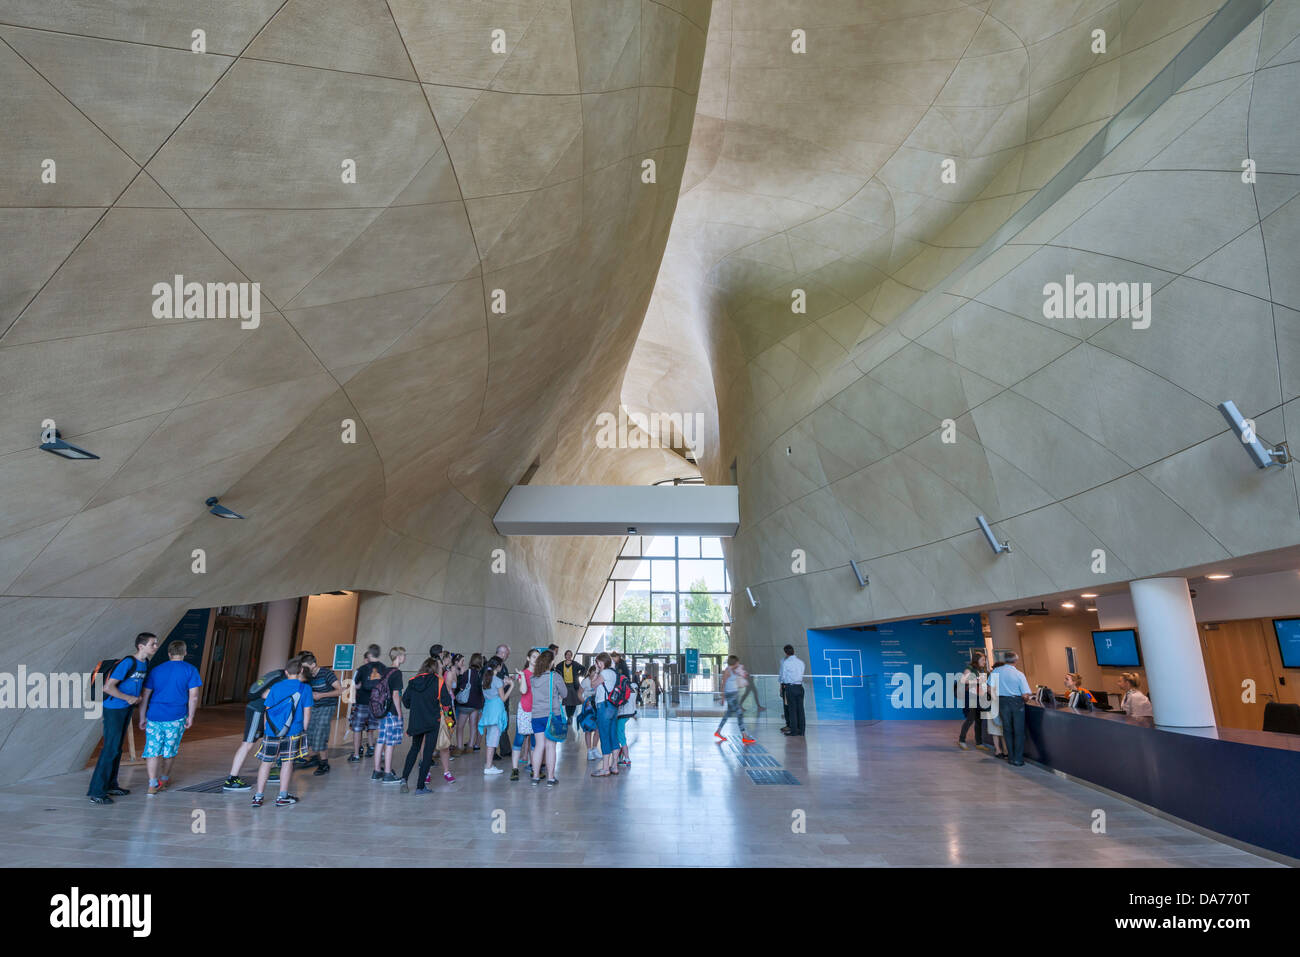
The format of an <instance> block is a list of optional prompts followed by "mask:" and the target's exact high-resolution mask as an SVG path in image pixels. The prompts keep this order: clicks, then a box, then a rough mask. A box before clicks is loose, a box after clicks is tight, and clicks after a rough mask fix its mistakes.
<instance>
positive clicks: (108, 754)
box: [86, 631, 158, 804]
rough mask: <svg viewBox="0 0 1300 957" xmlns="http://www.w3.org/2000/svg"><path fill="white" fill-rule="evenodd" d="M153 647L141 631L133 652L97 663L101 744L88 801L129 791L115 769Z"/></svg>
mask: <svg viewBox="0 0 1300 957" xmlns="http://www.w3.org/2000/svg"><path fill="white" fill-rule="evenodd" d="M157 650H158V636H157V635H155V634H153V633H152V632H148V631H143V632H141V633H140V634H138V635H136V636H135V651H134V652H132V653H131V654H130V655H127V656H126V657H125V658H123V659H121V660H120V661H115V662H100V665H101V667H102V668H103V672H104V676H105V680H104V708H103V711H104V715H103V721H104V744H103V747H102V748H101V749H100V752H99V760H98V761H96V762H95V770H94V772H93V773H92V774H91V776H90V789H89V790H88V791H87V792H86V794H87V795H88V796H89V797H90V803H91V804H112V803H113V797H124V796H125V795H127V794H130V793H131V792H130V791H128V790H127V789H126V788H124V787H122V786H121V785H120V784H118V783H117V771H118V768H119V767H120V766H121V764H122V742H123V741H124V740H125V739H126V729H127V727H128V726H129V725H130V724H131V713H132V710H133V709H134V708H135V706H136V705H137V704H139V703H140V693H141V691H143V689H144V681H145V677H146V676H147V675H148V673H149V659H150V658H152V657H153V653H154V652H155V651H157ZM96 670H97V671H98V670H99V669H96Z"/></svg>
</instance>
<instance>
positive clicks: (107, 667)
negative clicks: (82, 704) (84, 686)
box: [90, 658, 122, 701]
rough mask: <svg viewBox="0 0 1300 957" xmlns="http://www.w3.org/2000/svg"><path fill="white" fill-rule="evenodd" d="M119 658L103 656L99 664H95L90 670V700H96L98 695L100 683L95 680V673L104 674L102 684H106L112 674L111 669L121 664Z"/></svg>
mask: <svg viewBox="0 0 1300 957" xmlns="http://www.w3.org/2000/svg"><path fill="white" fill-rule="evenodd" d="M121 662H122V659H121V658H105V659H104V660H103V661H101V662H100V663H99V664H97V665H95V667H94V669H93V670H92V671H91V672H90V700H91V701H98V700H99V696H100V693H101V692H100V683H99V682H98V681H96V680H95V676H96V675H103V676H104V681H103V683H104V684H108V679H109V677H110V676H111V675H112V674H113V669H114V668H116V667H117V666H118V665H119V664H121Z"/></svg>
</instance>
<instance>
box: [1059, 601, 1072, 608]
mask: <svg viewBox="0 0 1300 957" xmlns="http://www.w3.org/2000/svg"><path fill="white" fill-rule="evenodd" d="M1061 607H1062V608H1073V607H1074V602H1072V601H1063V602H1061Z"/></svg>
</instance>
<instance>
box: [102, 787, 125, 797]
mask: <svg viewBox="0 0 1300 957" xmlns="http://www.w3.org/2000/svg"><path fill="white" fill-rule="evenodd" d="M104 793H105V794H107V795H108V796H109V797H115V798H120V797H126V796H127V795H128V794H130V793H131V792H130V791H128V790H127V789H126V788H109V789H108V790H107V791H105V792H104Z"/></svg>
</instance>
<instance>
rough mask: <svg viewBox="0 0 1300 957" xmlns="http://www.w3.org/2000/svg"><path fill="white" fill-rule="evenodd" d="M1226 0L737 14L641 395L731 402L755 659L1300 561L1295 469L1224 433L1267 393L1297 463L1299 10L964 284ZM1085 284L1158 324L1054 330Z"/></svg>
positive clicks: (741, 570)
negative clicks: (1070, 596) (1134, 581)
mask: <svg viewBox="0 0 1300 957" xmlns="http://www.w3.org/2000/svg"><path fill="white" fill-rule="evenodd" d="M1219 6H1220V4H1219V3H1216V2H1205V3H1194V2H1166V0H1146V2H1121V3H1113V2H1112V3H1108V2H1100V0H1098V2H1082V3H1081V2H1078V0H1062V2H1042V0H1035V2H1018V0H995V2H993V3H990V4H966V3H958V2H954V0H924V2H919V3H917V2H908V3H888V2H881V3H868V4H855V5H851V7H850V6H849V5H843V4H823V3H815V2H809V3H803V4H796V5H794V7H793V8H791V6H790V5H788V4H775V3H759V2H752V3H746V2H740V0H735V2H733V3H731V4H729V5H728V7H729V10H726V8H724V7H723V6H722V5H716V6H715V10H714V17H713V22H712V26H711V35H710V38H709V55H708V57H707V65H706V71H705V75H704V77H703V79H702V81H701V94H700V115H699V117H697V121H696V135H695V139H694V141H693V143H692V152H691V156H690V158H689V160H688V163H687V173H686V180H685V186H686V189H687V191H686V192H684V194H683V196H682V198H681V200H680V203H679V210H678V215H677V219H676V221H675V223H674V227H673V234H672V236H671V238H670V241H669V246H668V249H667V251H666V253H665V260H664V268H663V271H662V273H661V276H660V280H659V283H658V286H657V288H656V293H655V298H654V300H653V301H652V305H651V309H650V313H649V318H648V320H647V325H646V329H645V330H644V331H643V341H642V344H641V345H639V346H638V350H637V352H636V354H635V356H634V360H633V374H630V375H629V377H628V379H627V380H626V381H625V384H624V391H625V401H628V402H629V403H631V402H632V401H635V399H634V398H630V397H629V393H633V394H634V395H635V394H644V393H645V392H647V391H648V390H653V389H658V390H659V392H660V394H662V393H663V392H664V391H666V390H667V388H668V386H667V385H666V384H665V383H670V382H671V381H672V372H671V370H672V368H673V367H674V366H676V365H681V366H683V367H684V368H687V369H690V370H692V371H691V373H690V374H689V375H687V376H685V378H692V377H694V378H697V379H698V378H701V377H706V378H707V379H708V380H710V381H711V383H712V385H713V386H714V387H715V389H716V395H717V407H718V409H719V425H720V429H721V448H720V450H719V451H718V453H717V454H714V455H711V456H708V457H707V458H706V459H704V460H703V461H702V468H703V470H704V473H705V475H706V477H707V478H708V479H709V480H711V481H727V480H728V477H729V476H728V472H729V466H730V464H731V462H732V461H733V460H735V461H736V465H737V472H738V475H739V483H740V491H741V518H742V529H741V533H740V535H739V536H738V537H737V538H736V539H735V541H734V543H733V547H732V549H731V554H730V556H729V557H730V558H731V562H732V574H733V578H734V580H735V582H736V583H737V587H738V588H739V587H741V586H745V585H748V586H750V587H752V588H753V589H754V591H755V593H756V594H758V595H759V596H760V597H761V598H762V605H761V607H760V608H759V609H757V610H753V609H751V608H750V607H749V606H748V604H747V603H746V602H743V601H741V602H737V603H736V609H735V614H736V627H735V630H734V632H733V641H734V643H735V644H736V646H737V647H738V648H739V649H741V650H742V652H743V653H746V654H748V655H749V657H750V659H751V660H752V661H753V662H754V666H755V667H758V668H762V669H767V668H769V667H770V666H774V664H775V662H776V661H777V659H778V657H779V655H778V653H777V649H779V648H780V646H781V645H783V644H785V643H786V642H787V641H793V642H795V643H796V644H800V643H801V642H802V641H803V639H804V632H805V629H806V628H808V627H813V626H834V625H838V624H846V623H853V622H869V621H875V620H883V619H888V618H894V617H904V616H911V615H920V614H925V613H929V612H938V611H944V610H948V609H952V608H957V607H963V606H974V605H980V604H985V603H990V604H991V603H994V602H1001V601H1007V600H1015V599H1020V598H1024V597H1029V596H1036V595H1043V594H1050V593H1054V592H1058V591H1061V590H1065V589H1081V588H1086V587H1087V586H1090V585H1096V584H1098V583H1101V582H1106V581H1117V580H1119V581H1122V580H1126V579H1130V578H1134V577H1138V576H1146V575H1154V574H1160V573H1163V572H1167V571H1170V570H1173V569H1178V568H1184V567H1189V566H1192V565H1196V564H1199V563H1203V562H1209V561H1214V560H1216V559H1220V558H1226V557H1229V556H1236V555H1242V554H1248V553H1253V552H1257V551H1263V550H1267V549H1273V548H1279V547H1282V546H1288V545H1294V544H1296V543H1297V542H1300V514H1298V508H1297V501H1298V498H1297V487H1296V472H1295V469H1294V468H1292V469H1290V470H1286V471H1284V470H1280V469H1270V470H1268V471H1267V472H1258V471H1256V470H1255V469H1254V468H1253V466H1251V465H1250V463H1249V461H1248V460H1247V458H1246V456H1245V455H1244V454H1243V453H1242V452H1241V451H1240V450H1238V449H1236V448H1235V447H1234V445H1235V439H1234V438H1233V437H1231V436H1229V435H1228V434H1227V432H1226V430H1225V427H1224V423H1223V421H1222V419H1221V418H1220V417H1219V415H1218V413H1217V411H1216V410H1215V404H1216V403H1218V402H1220V401H1222V400H1224V399H1227V398H1233V399H1235V400H1236V401H1237V402H1238V404H1239V405H1240V406H1241V407H1242V409H1243V410H1244V411H1245V413H1246V414H1247V415H1249V416H1252V417H1254V418H1255V419H1256V420H1257V423H1258V430H1259V434H1260V435H1261V436H1262V437H1263V438H1264V439H1266V440H1268V441H1271V442H1276V441H1279V440H1282V439H1284V438H1286V437H1287V436H1288V434H1289V437H1290V439H1291V440H1292V442H1294V441H1295V439H1296V437H1297V432H1296V430H1297V429H1298V428H1300V408H1298V407H1297V406H1296V404H1295V400H1296V399H1297V396H1298V395H1300V374H1297V372H1296V370H1297V369H1300V312H1297V311H1295V310H1296V309H1297V308H1300V300H1297V294H1296V289H1295V288H1293V287H1295V282H1294V281H1293V279H1292V278H1291V274H1292V273H1294V268H1293V266H1294V263H1295V262H1296V261H1297V258H1298V256H1297V240H1298V239H1300V201H1293V200H1292V197H1293V196H1295V195H1296V194H1297V192H1300V177H1298V176H1297V175H1296V174H1297V173H1300V169H1298V168H1297V162H1298V160H1297V157H1298V156H1300V141H1298V140H1297V133H1296V130H1297V128H1298V126H1297V123H1296V112H1295V110H1296V107H1295V103H1296V102H1297V93H1298V92H1300V63H1297V62H1296V61H1297V60H1300V53H1298V52H1297V51H1300V43H1297V42H1296V37H1297V34H1298V33H1300V5H1298V4H1297V3H1296V2H1294V0H1277V2H1275V3H1273V4H1272V5H1271V7H1270V8H1269V9H1268V10H1267V12H1266V13H1265V14H1264V15H1263V16H1262V17H1260V18H1258V19H1257V20H1255V21H1254V22H1253V23H1252V24H1251V25H1250V26H1249V27H1248V28H1247V29H1246V30H1244V31H1243V32H1241V33H1240V34H1239V35H1238V36H1237V37H1236V39H1235V40H1233V41H1232V42H1231V43H1230V44H1229V45H1228V46H1227V47H1226V48H1225V49H1223V50H1222V52H1221V53H1220V54H1219V55H1217V56H1216V57H1215V58H1214V59H1213V60H1212V61H1211V62H1210V63H1209V64H1208V65H1207V66H1205V67H1204V68H1203V69H1201V70H1200V71H1199V72H1198V73H1196V75H1195V76H1192V77H1190V78H1186V81H1185V82H1184V83H1183V84H1182V86H1181V89H1180V90H1179V92H1178V93H1177V95H1175V96H1173V97H1172V98H1171V99H1170V100H1169V101H1168V102H1167V103H1165V105H1164V106H1162V107H1161V108H1160V109H1159V110H1158V112H1156V113H1155V114H1154V115H1153V116H1152V117H1150V119H1148V120H1147V121H1146V122H1145V123H1143V124H1142V125H1141V126H1140V127H1139V128H1138V129H1137V130H1136V131H1135V132H1133V133H1132V135H1131V136H1129V137H1128V138H1127V139H1126V140H1124V141H1123V143H1122V144H1121V145H1120V146H1119V148H1118V149H1116V150H1114V152H1112V153H1111V154H1110V155H1109V156H1108V157H1107V158H1106V159H1105V161H1104V162H1103V163H1102V164H1101V165H1100V166H1098V167H1097V168H1095V169H1094V170H1092V172H1091V173H1090V174H1089V175H1088V176H1087V178H1086V179H1084V180H1083V181H1082V182H1080V183H1079V184H1078V185H1077V186H1075V187H1074V188H1073V189H1071V190H1070V191H1069V192H1068V193H1067V194H1066V195H1064V196H1063V197H1062V198H1061V199H1059V200H1058V201H1057V202H1055V203H1054V204H1053V205H1052V206H1051V207H1050V208H1049V209H1048V210H1047V211H1046V212H1045V213H1043V214H1042V215H1041V216H1039V217H1038V218H1037V220H1036V221H1034V222H1033V223H1032V224H1031V225H1029V226H1028V227H1027V228H1025V229H1023V230H1021V231H1020V232H1019V233H1018V234H1017V235H1015V236H1014V237H1012V238H1011V240H1010V241H1009V242H1008V243H1006V244H1005V246H1003V247H1002V248H1001V249H1000V250H998V251H997V252H995V253H994V254H993V255H991V256H990V257H989V258H988V259H986V260H985V261H983V262H981V263H980V264H978V265H977V266H976V267H975V268H974V269H972V270H971V271H970V272H968V273H967V274H965V275H964V276H962V277H961V278H960V279H959V280H956V281H951V282H950V281H947V280H946V277H948V276H949V275H950V274H951V273H952V272H953V268H954V267H955V266H957V265H958V264H959V263H961V262H962V261H963V260H964V259H966V258H967V257H968V256H969V255H970V254H971V252H972V250H974V249H975V248H976V247H978V246H979V245H980V244H981V243H983V242H984V241H985V240H986V239H987V238H988V237H990V236H991V235H993V234H994V233H995V231H997V229H998V228H999V227H1000V226H1001V225H1002V224H1003V223H1004V222H1006V221H1007V219H1008V217H1009V216H1010V215H1011V214H1012V213H1013V212H1014V211H1015V210H1016V209H1018V208H1019V207H1020V206H1021V205H1023V204H1024V203H1025V202H1026V201H1027V200H1028V199H1029V198H1031V197H1032V196H1033V195H1034V194H1035V193H1036V192H1037V191H1038V190H1039V189H1040V188H1041V187H1042V186H1043V185H1044V184H1045V183H1046V182H1047V181H1048V180H1049V179H1050V178H1051V177H1052V176H1053V175H1054V174H1055V173H1056V172H1057V171H1059V170H1060V169H1061V168H1062V166H1063V165H1064V164H1065V163H1066V162H1067V161H1068V160H1070V158H1071V157H1073V156H1074V155H1075V154H1076V153H1077V152H1078V151H1079V149H1080V148H1081V147H1082V146H1083V145H1084V144H1085V143H1086V142H1087V141H1088V140H1089V138H1091V137H1092V136H1093V135H1094V134H1095V133H1096V132H1097V131H1098V130H1099V129H1101V128H1102V127H1103V125H1104V124H1105V123H1106V122H1107V121H1108V120H1109V119H1110V118H1111V117H1112V116H1113V115H1114V114H1115V113H1116V111H1117V110H1118V109H1119V108H1121V107H1122V106H1124V104H1126V103H1127V102H1128V101H1129V100H1131V99H1132V98H1133V97H1134V96H1135V95H1136V94H1137V93H1138V92H1139V91H1141V90H1142V89H1143V87H1144V86H1145V85H1146V84H1147V83H1148V82H1149V81H1150V80H1151V79H1152V78H1153V77H1154V76H1155V75H1156V74H1157V73H1158V72H1159V71H1160V70H1161V69H1162V68H1163V67H1165V65H1166V64H1168V63H1169V62H1170V60H1171V59H1172V58H1173V57H1174V56H1175V55H1176V54H1177V53H1178V52H1179V51H1180V50H1182V49H1183V47H1184V46H1186V45H1187V44H1188V42H1189V41H1190V40H1191V39H1192V37H1193V36H1195V35H1196V34H1197V32H1198V31H1199V30H1200V29H1201V28H1202V27H1203V26H1204V25H1205V23H1206V22H1207V21H1208V19H1209V18H1210V17H1211V16H1212V15H1213V14H1214V13H1215V12H1216V10H1217V9H1218V8H1219ZM724 10H726V12H725V13H724ZM728 14H729V15H728ZM794 28H803V29H805V30H806V35H807V43H808V52H807V53H806V54H802V55H800V54H792V52H791V49H790V43H791V30H792V29H794ZM1094 29H1105V30H1106V32H1107V38H1108V44H1107V51H1106V52H1105V53H1104V54H1102V53H1094V52H1093V50H1092V47H1091V40H1092V36H1093V33H1092V31H1093V30H1094ZM948 158H953V159H955V160H956V173H957V178H956V183H945V182H944V181H943V180H942V178H941V172H942V161H943V160H944V159H948ZM1247 158H1250V159H1253V160H1254V161H1255V163H1256V166H1257V171H1258V172H1257V181H1256V182H1255V183H1253V184H1248V183H1244V182H1243V179H1242V162H1243V160H1245V159H1247ZM1071 273H1072V274H1074V275H1075V276H1076V278H1077V279H1079V280H1087V281H1091V282H1134V281H1136V282H1150V283H1151V286H1152V291H1153V296H1152V301H1151V309H1152V321H1151V325H1150V328H1148V329H1145V330H1138V329H1133V328H1132V327H1131V324H1130V323H1129V322H1128V321H1104V320H1087V319H1084V320H1075V319H1069V320H1051V319H1047V318H1045V317H1044V313H1043V310H1042V307H1043V303H1044V295H1043V290H1044V286H1045V284H1047V283H1051V282H1058V283H1063V282H1065V277H1066V275H1067V274H1071ZM794 289H802V290H804V291H805V292H806V295H807V312H806V313H804V314H800V313H796V312H794V311H792V308H791V301H792V300H791V294H792V290H794ZM931 290H933V291H934V292H935V294H934V295H931V296H927V297H926V298H924V299H922V296H923V295H924V294H925V293H927V292H929V291H931ZM673 343H682V344H683V345H682V346H681V347H680V348H679V349H678V350H677V351H676V352H674V350H673V348H672V344H673ZM697 349H698V350H699V351H701V352H702V353H703V354H704V355H706V356H707V360H706V362H707V364H705V363H701V361H700V360H699V359H692V358H691V355H690V354H691V353H692V352H694V351H696V350H697ZM692 363H693V364H692ZM697 387H698V386H697ZM641 401H653V399H651V400H645V399H642V400H641ZM945 419H950V420H953V424H954V426H955V434H954V435H953V436H952V437H953V438H955V441H954V442H952V443H946V442H944V441H943V438H944V436H943V422H944V420H945ZM981 513H982V514H984V515H986V516H987V517H988V518H989V519H990V521H992V522H993V523H994V527H995V529H996V530H997V531H998V533H999V534H1000V536H1001V537H1002V538H1004V539H1010V541H1011V542H1012V544H1013V546H1014V551H1013V552H1012V553H1011V554H1010V555H1007V556H1003V557H1000V558H996V557H995V556H994V555H993V554H992V552H991V551H990V549H989V548H988V547H987V545H986V544H985V542H984V540H983V538H982V536H981V535H980V533H979V532H978V531H977V530H976V525H975V516H976V515H977V514H981ZM794 549H803V550H805V551H806V553H807V573H806V574H796V573H794V572H793V571H792V557H791V553H792V550H794ZM1094 549H1103V550H1104V551H1105V553H1106V556H1107V566H1106V571H1105V573H1104V574H1094V572H1093V554H1094ZM850 558H853V559H856V560H857V561H858V563H859V565H860V566H861V567H862V570H863V571H864V572H865V573H866V574H867V575H868V576H869V578H870V583H871V584H870V586H869V587H868V588H866V589H860V588H859V587H858V585H857V583H856V581H855V579H854V577H853V575H852V572H851V570H850V569H849V568H848V561H849V559H850ZM765 662H766V664H765Z"/></svg>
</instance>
